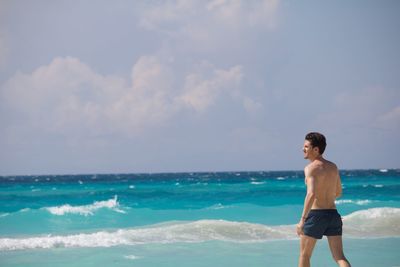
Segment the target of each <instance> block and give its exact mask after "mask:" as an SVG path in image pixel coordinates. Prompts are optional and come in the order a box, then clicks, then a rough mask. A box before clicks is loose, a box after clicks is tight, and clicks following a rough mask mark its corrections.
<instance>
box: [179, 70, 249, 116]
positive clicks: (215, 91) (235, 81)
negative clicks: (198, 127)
mask: <svg viewBox="0 0 400 267" xmlns="http://www.w3.org/2000/svg"><path fill="white" fill-rule="evenodd" d="M242 77H243V73H242V69H241V67H240V66H235V67H232V68H231V69H229V70H218V69H215V70H214V71H213V74H212V77H211V78H209V79H207V78H204V77H202V74H200V73H191V74H189V75H187V76H186V82H185V86H184V91H185V92H184V94H183V95H182V96H180V97H179V98H178V101H181V102H182V103H183V104H184V105H186V106H189V107H192V108H193V109H195V110H197V111H204V110H206V109H207V108H208V107H209V106H210V105H212V104H213V103H214V102H215V100H216V99H217V97H218V96H219V95H220V94H222V93H224V91H227V92H228V93H230V94H232V93H233V92H232V90H233V89H234V88H236V87H237V86H238V85H239V83H240V82H241V80H242Z"/></svg>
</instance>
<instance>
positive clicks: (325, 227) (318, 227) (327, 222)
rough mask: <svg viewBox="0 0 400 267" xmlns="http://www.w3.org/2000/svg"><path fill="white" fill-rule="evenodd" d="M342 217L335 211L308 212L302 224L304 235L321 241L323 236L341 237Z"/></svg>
mask: <svg viewBox="0 0 400 267" xmlns="http://www.w3.org/2000/svg"><path fill="white" fill-rule="evenodd" d="M342 226H343V222H342V217H341V216H340V214H339V213H338V212H337V210H336V209H321V210H310V212H309V213H308V216H307V218H306V220H305V222H304V227H303V232H304V234H305V235H307V236H310V237H313V238H316V239H321V238H322V236H323V235H326V236H337V235H342Z"/></svg>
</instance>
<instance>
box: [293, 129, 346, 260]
mask: <svg viewBox="0 0 400 267" xmlns="http://www.w3.org/2000/svg"><path fill="white" fill-rule="evenodd" d="M325 147H326V140H325V137H324V136H323V135H322V134H320V133H309V134H307V135H306V137H305V141H304V147H303V152H304V158H305V159H308V160H310V161H311V163H310V164H308V165H307V166H306V167H305V169H304V174H305V183H306V185H307V195H306V197H305V200H304V208H303V213H302V215H301V219H300V222H299V223H298V224H297V229H296V230H297V234H298V235H299V236H300V258H299V267H304V266H310V258H311V255H312V252H313V249H314V247H315V244H316V242H317V240H318V239H321V238H322V236H323V235H325V236H327V238H328V242H329V247H330V249H331V252H332V256H333V259H334V260H335V261H336V262H337V264H338V265H339V266H346V267H348V266H350V263H349V262H348V261H347V259H346V257H345V256H344V254H343V244H342V225H343V224H342V219H341V217H340V215H339V213H338V212H337V210H336V205H335V199H336V198H337V197H339V196H341V194H342V184H341V181H340V176H339V171H338V168H337V167H336V165H335V164H334V163H332V162H330V161H327V160H326V159H324V158H323V157H322V154H323V153H324V151H325Z"/></svg>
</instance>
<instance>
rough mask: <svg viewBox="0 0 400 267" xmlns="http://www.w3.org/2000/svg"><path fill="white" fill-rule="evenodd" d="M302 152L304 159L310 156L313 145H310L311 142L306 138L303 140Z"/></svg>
mask: <svg viewBox="0 0 400 267" xmlns="http://www.w3.org/2000/svg"><path fill="white" fill-rule="evenodd" d="M303 153H304V158H305V159H309V158H310V156H312V153H313V147H312V145H311V142H310V141H308V140H305V141H304V145H303Z"/></svg>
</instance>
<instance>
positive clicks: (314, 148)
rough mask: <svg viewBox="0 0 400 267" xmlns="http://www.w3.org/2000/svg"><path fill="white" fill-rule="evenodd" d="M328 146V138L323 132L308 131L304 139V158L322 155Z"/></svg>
mask: <svg viewBox="0 0 400 267" xmlns="http://www.w3.org/2000/svg"><path fill="white" fill-rule="evenodd" d="M325 148H326V139H325V136H324V135H323V134H320V133H317V132H311V133H308V134H307V135H306V137H305V141H304V147H303V152H304V158H306V159H310V158H314V157H316V156H319V155H322V154H323V153H324V151H325Z"/></svg>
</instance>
